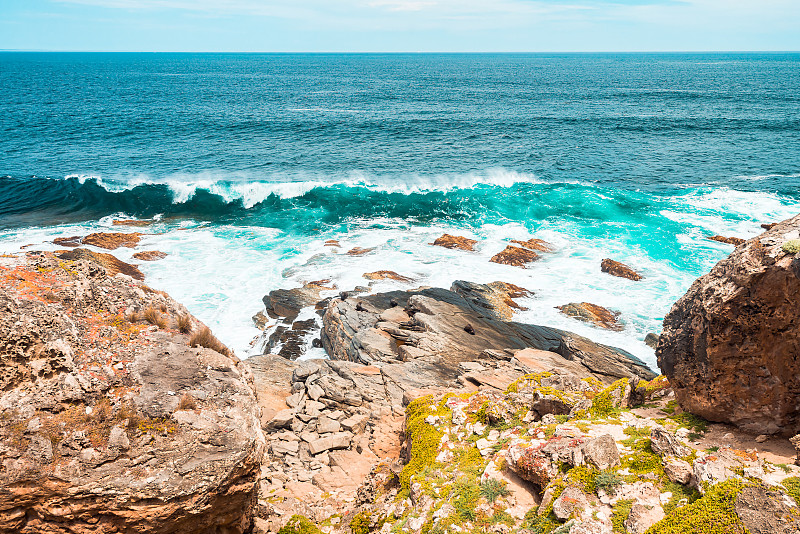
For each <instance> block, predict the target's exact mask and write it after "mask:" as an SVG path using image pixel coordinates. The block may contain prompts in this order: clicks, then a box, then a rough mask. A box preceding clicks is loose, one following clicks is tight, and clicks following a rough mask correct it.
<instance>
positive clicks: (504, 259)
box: [489, 245, 539, 268]
mask: <svg viewBox="0 0 800 534" xmlns="http://www.w3.org/2000/svg"><path fill="white" fill-rule="evenodd" d="M538 259H539V255H538V254H536V253H535V252H534V251H532V250H528V249H527V248H522V247H514V246H511V245H509V246H507V247H506V248H505V249H504V250H502V251H501V252H498V253H497V254H495V255H494V256H492V259H490V260H489V261H491V262H494V263H500V264H503V265H511V266H514V267H523V268H524V267H525V264H526V263H530V262H532V261H536V260H538Z"/></svg>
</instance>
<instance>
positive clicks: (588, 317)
mask: <svg viewBox="0 0 800 534" xmlns="http://www.w3.org/2000/svg"><path fill="white" fill-rule="evenodd" d="M558 309H559V311H560V312H561V313H563V314H564V315H567V316H569V317H572V318H573V319H577V320H579V321H583V322H585V323H591V324H593V325H595V326H599V327H600V328H605V329H606V330H622V328H623V326H622V324H620V323H619V321H618V318H619V315H620V314H619V312H614V311H611V310H609V309H606V308H604V307H602V306H598V305H597V304H592V303H590V302H570V303H569V304H564V305H563V306H558Z"/></svg>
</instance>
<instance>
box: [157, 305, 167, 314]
mask: <svg viewBox="0 0 800 534" xmlns="http://www.w3.org/2000/svg"><path fill="white" fill-rule="evenodd" d="M158 309H159V310H161V313H167V306H166V304H162V305H161V306H159V307H158Z"/></svg>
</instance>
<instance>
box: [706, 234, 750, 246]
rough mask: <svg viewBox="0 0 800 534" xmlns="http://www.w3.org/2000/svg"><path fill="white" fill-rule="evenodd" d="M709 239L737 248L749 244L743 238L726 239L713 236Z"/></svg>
mask: <svg viewBox="0 0 800 534" xmlns="http://www.w3.org/2000/svg"><path fill="white" fill-rule="evenodd" d="M708 239H710V240H711V241H718V242H720V243H725V244H726V245H734V246H737V247H738V246H739V245H741V244H742V243H746V242H747V240H746V239H742V238H741V237H724V236H721V235H712V236H711V237H709V238H708Z"/></svg>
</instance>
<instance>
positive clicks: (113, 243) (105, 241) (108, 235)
mask: <svg viewBox="0 0 800 534" xmlns="http://www.w3.org/2000/svg"><path fill="white" fill-rule="evenodd" d="M141 236H142V234H140V233H139V232H133V233H130V234H127V233H122V232H98V233H94V234H89V235H87V236H86V237H84V238H83V239H82V240H81V242H82V243H83V244H84V245H92V246H95V247H99V248H107V249H109V250H114V249H117V248H119V247H128V248H133V247H135V246H136V245H137V244H138V243H139V240H140V239H141Z"/></svg>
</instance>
